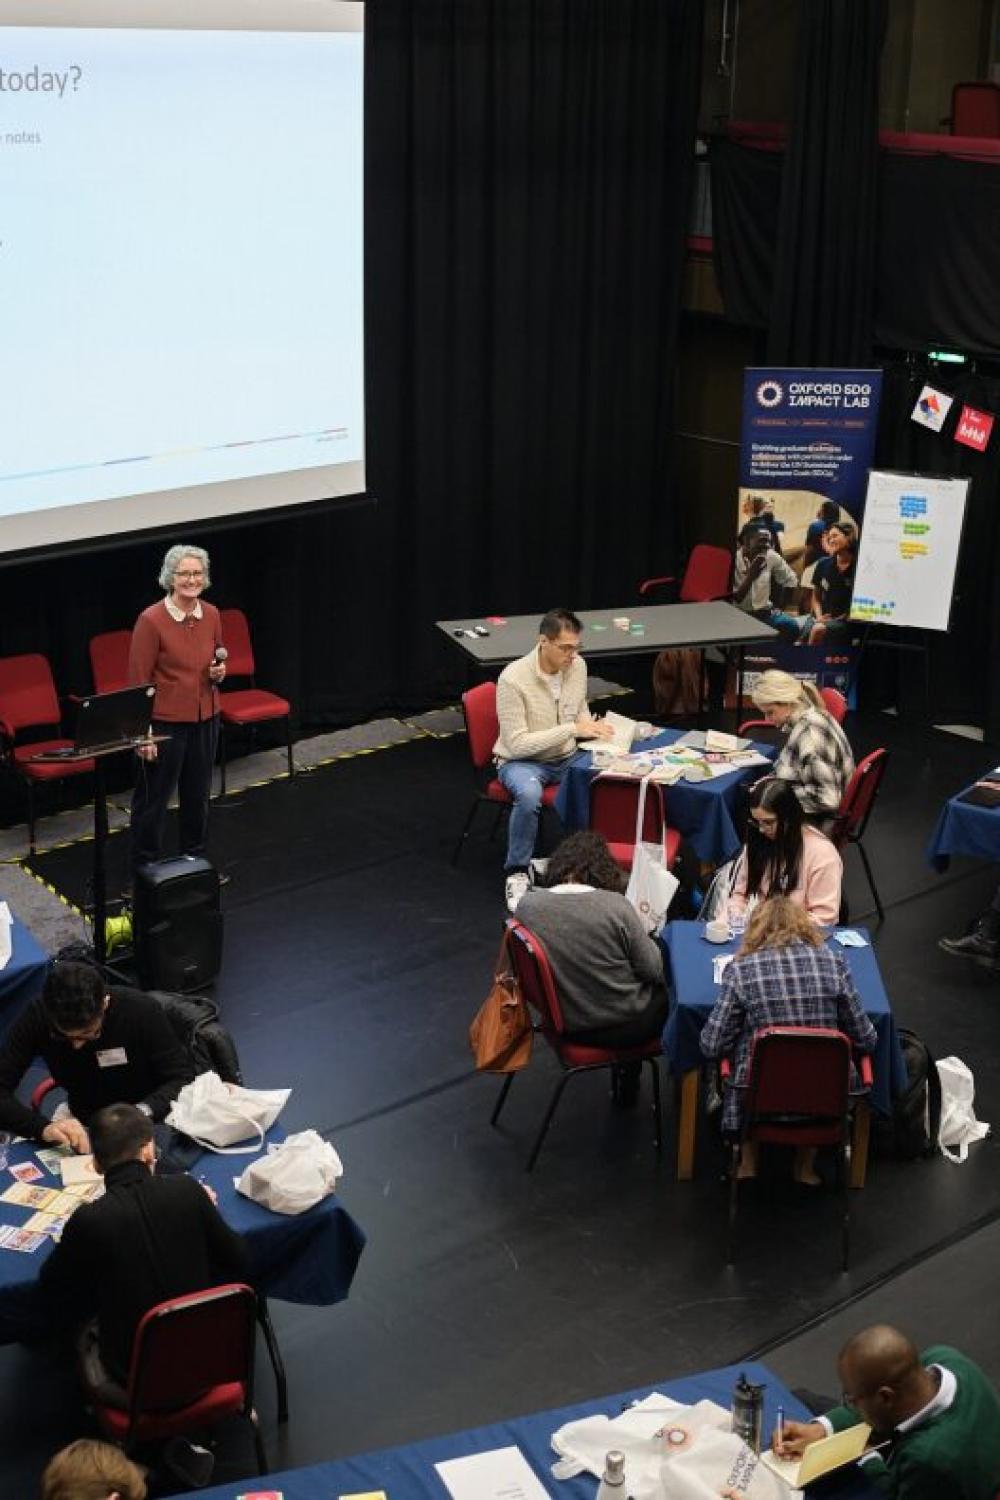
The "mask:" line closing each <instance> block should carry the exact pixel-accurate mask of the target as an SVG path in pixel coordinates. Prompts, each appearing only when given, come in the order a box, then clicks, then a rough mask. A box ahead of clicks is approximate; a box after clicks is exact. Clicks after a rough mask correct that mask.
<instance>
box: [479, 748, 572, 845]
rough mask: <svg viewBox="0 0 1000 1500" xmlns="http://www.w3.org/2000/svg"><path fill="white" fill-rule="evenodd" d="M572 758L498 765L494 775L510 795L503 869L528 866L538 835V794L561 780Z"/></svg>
mask: <svg viewBox="0 0 1000 1500" xmlns="http://www.w3.org/2000/svg"><path fill="white" fill-rule="evenodd" d="M572 759H573V757H572V756H571V755H568V756H566V758H565V759H564V760H549V761H542V760H508V761H505V762H504V764H503V765H502V766H501V767H500V769H499V771H498V772H497V775H498V776H499V778H500V780H501V782H502V783H503V785H504V786H505V787H506V788H507V790H508V792H510V794H511V796H512V797H513V798H514V806H513V807H512V808H511V810H510V826H509V827H508V829H507V862H506V864H505V865H504V869H505V870H526V869H527V868H528V861H529V860H530V858H531V856H532V855H533V854H534V852H535V839H536V838H537V836H538V816H539V813H540V812H541V807H542V793H543V791H544V790H545V788H546V787H547V786H555V785H556V784H557V783H558V782H560V781H562V779H563V776H564V775H565V774H566V767H567V766H568V765H569V763H570V761H571V760H572Z"/></svg>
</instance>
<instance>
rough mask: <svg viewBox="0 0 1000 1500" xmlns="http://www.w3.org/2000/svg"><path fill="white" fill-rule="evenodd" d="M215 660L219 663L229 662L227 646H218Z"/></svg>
mask: <svg viewBox="0 0 1000 1500" xmlns="http://www.w3.org/2000/svg"><path fill="white" fill-rule="evenodd" d="M215 660H216V661H217V662H220V661H228V660H229V652H228V651H227V650H226V648H225V646H216V648H215Z"/></svg>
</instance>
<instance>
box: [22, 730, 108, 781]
mask: <svg viewBox="0 0 1000 1500" xmlns="http://www.w3.org/2000/svg"><path fill="white" fill-rule="evenodd" d="M72 748H73V741H72V740H37V741H36V742H35V743H34V744H33V745H15V746H14V764H15V766H16V767H17V769H18V770H19V771H20V773H21V775H22V776H30V777H31V779H32V781H59V780H60V779H61V778H62V777H63V776H82V775H84V774H85V773H86V772H87V771H92V770H93V769H94V762H93V761H92V760H70V761H66V760H40V761H39V760H32V759H31V756H33V755H41V754H43V753H44V754H49V753H51V752H52V751H53V750H72Z"/></svg>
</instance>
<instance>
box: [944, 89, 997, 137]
mask: <svg viewBox="0 0 1000 1500" xmlns="http://www.w3.org/2000/svg"><path fill="white" fill-rule="evenodd" d="M948 123H949V125H950V127H951V133H952V135H975V136H979V137H981V138H989V139H996V138H997V137H998V136H1000V87H998V86H997V84H995V83H989V82H988V81H986V80H985V79H981V80H978V81H976V82H974V83H956V84H955V86H954V87H953V89H952V91H951V115H950V117H949V121H948Z"/></svg>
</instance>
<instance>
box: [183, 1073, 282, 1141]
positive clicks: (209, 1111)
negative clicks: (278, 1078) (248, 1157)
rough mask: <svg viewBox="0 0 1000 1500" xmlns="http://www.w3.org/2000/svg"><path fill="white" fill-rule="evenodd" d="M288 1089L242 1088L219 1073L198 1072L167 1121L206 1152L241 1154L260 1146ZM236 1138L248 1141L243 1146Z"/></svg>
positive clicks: (279, 1111) (184, 1088) (279, 1109)
mask: <svg viewBox="0 0 1000 1500" xmlns="http://www.w3.org/2000/svg"><path fill="white" fill-rule="evenodd" d="M291 1092H292V1091H291V1089H245V1088H241V1087H240V1086H239V1085H238V1084H230V1083H223V1081H222V1079H221V1078H220V1077H219V1075H218V1073H199V1074H198V1076H197V1078H196V1079H195V1080H194V1082H193V1083H186V1084H185V1085H184V1087H183V1088H182V1089H181V1091H180V1093H179V1094H178V1095H177V1098H176V1099H175V1100H174V1102H173V1105H172V1106H171V1109H170V1113H169V1114H168V1115H167V1124H168V1125H172V1126H173V1127H174V1129H175V1130H180V1131H181V1132H182V1133H183V1134H184V1135H187V1136H190V1137H191V1139H192V1140H193V1141H197V1142H198V1145H199V1146H204V1147H205V1148H206V1149H207V1150H209V1151H218V1152H220V1153H222V1154H224V1155H225V1154H232V1155H243V1154H245V1153H246V1152H248V1151H257V1150H259V1149H260V1146H261V1143H262V1142H263V1140H264V1136H265V1134H266V1132H267V1131H268V1130H270V1128H271V1126H272V1125H273V1124H274V1122H275V1120H276V1119H277V1118H278V1116H279V1115H280V1113H281V1111H282V1110H283V1109H284V1107H285V1102H286V1100H287V1099H288V1096H289V1094H290V1093H291ZM239 1141H248V1142H249V1144H248V1145H246V1146H241V1145H238V1144H237V1142H239Z"/></svg>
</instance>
